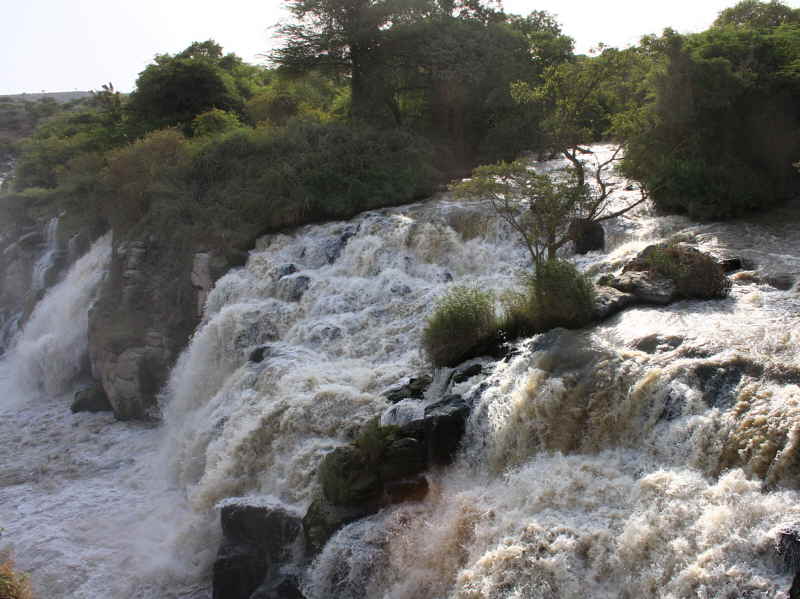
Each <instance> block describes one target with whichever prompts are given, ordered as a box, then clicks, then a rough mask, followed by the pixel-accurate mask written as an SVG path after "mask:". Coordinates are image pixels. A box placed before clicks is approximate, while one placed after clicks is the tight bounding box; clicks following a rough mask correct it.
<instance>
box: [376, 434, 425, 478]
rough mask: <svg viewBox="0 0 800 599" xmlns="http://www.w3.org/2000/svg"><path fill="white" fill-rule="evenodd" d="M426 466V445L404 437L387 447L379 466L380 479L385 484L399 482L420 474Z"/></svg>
mask: <svg viewBox="0 0 800 599" xmlns="http://www.w3.org/2000/svg"><path fill="white" fill-rule="evenodd" d="M426 466H427V463H426V449H425V444H424V443H421V442H420V441H418V440H417V439H415V438H412V437H404V438H401V439H397V440H396V441H393V442H392V443H390V444H389V445H388V446H387V447H386V450H385V451H384V455H383V458H382V460H381V463H380V466H379V473H380V478H381V481H383V482H384V483H386V482H387V481H394V480H399V479H402V478H406V477H409V476H414V475H415V474H419V473H420V472H422V471H423V470H424V469H425V467H426Z"/></svg>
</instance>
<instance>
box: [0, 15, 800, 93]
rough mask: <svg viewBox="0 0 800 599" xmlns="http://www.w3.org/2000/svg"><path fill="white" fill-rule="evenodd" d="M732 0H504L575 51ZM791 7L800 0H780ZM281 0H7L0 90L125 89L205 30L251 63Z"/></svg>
mask: <svg viewBox="0 0 800 599" xmlns="http://www.w3.org/2000/svg"><path fill="white" fill-rule="evenodd" d="M736 1H737V0H671V1H670V2H664V1H663V0H572V1H571V2H570V1H567V0H505V2H504V6H505V9H506V11H507V12H511V13H517V14H527V13H529V12H530V11H532V10H547V11H549V12H552V13H554V14H556V15H557V16H558V18H559V21H560V22H561V24H562V26H563V29H564V32H565V33H566V34H567V35H570V36H571V37H573V38H574V39H575V41H576V46H577V50H578V51H579V52H586V51H587V50H588V49H589V48H591V47H593V46H595V45H597V43H598V42H604V43H606V44H608V45H612V46H619V47H624V46H627V45H630V44H633V43H636V42H637V41H638V39H639V38H640V37H641V36H642V35H644V34H647V33H660V32H661V31H662V30H663V29H664V28H665V27H672V28H673V29H676V30H677V31H679V32H682V33H685V32H693V31H701V30H703V29H705V28H707V27H708V26H709V25H710V24H711V22H712V21H713V20H714V18H715V17H716V15H717V13H719V11H720V10H722V9H724V8H726V7H728V6H732V5H733V4H735V3H736ZM785 3H786V4H788V5H789V6H792V7H794V8H797V7H800V0H794V1H792V0H790V1H788V2H785ZM282 6H283V2H282V0H260V1H248V0H214V1H213V2H212V1H211V0H134V1H130V0H126V1H120V0H7V1H5V2H4V3H3V9H2V13H1V14H2V19H3V21H2V27H0V95H2V94H13V93H21V92H39V91H48V92H54V91H72V90H88V89H99V88H100V86H101V85H102V84H103V83H107V82H109V81H110V82H112V83H113V84H114V85H115V87H116V88H117V89H119V90H121V91H124V92H129V91H131V90H132V89H133V87H134V82H135V81H136V77H137V75H138V73H139V72H140V71H142V70H143V69H144V68H145V66H146V65H147V64H148V63H149V62H151V60H152V59H153V56H155V55H156V54H161V53H170V54H172V53H175V52H179V51H180V50H182V49H184V48H185V47H186V46H188V45H189V44H190V43H191V42H193V41H203V40H206V39H209V38H213V39H215V40H216V41H217V42H218V43H220V44H221V45H222V46H223V47H224V49H225V51H227V52H235V53H236V54H238V55H239V56H241V57H242V58H244V59H245V60H246V61H248V62H260V61H261V59H260V58H259V57H258V54H260V53H264V52H266V51H268V50H269V49H270V47H272V46H273V45H275V44H276V43H277V42H276V41H275V40H273V39H272V32H271V30H270V27H271V25H273V24H275V23H276V22H278V21H279V20H281V19H283V18H286V14H285V13H284V12H283V10H282Z"/></svg>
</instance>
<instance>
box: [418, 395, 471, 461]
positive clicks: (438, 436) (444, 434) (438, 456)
mask: <svg viewBox="0 0 800 599" xmlns="http://www.w3.org/2000/svg"><path fill="white" fill-rule="evenodd" d="M469 413H470V408H469V406H468V405H467V402H466V401H464V399H463V398H462V397H461V396H460V395H448V396H447V397H445V398H444V399H442V400H440V401H438V402H436V403H434V404H431V405H429V406H428V407H426V408H425V443H426V446H427V453H428V461H429V463H431V464H438V465H446V464H449V463H450V462H452V461H453V458H454V456H455V453H456V451H457V450H458V447H459V445H460V443H461V437H463V436H464V431H465V430H466V426H467V418H468V417H469Z"/></svg>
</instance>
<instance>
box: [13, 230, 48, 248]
mask: <svg viewBox="0 0 800 599" xmlns="http://www.w3.org/2000/svg"><path fill="white" fill-rule="evenodd" d="M43 243H44V234H43V232H42V231H39V230H36V231H31V232H30V233H26V234H25V235H22V236H21V237H20V238H19V239H17V244H18V245H19V246H20V247H21V248H24V249H26V250H31V249H35V248H36V247H37V246H40V245H42V244H43Z"/></svg>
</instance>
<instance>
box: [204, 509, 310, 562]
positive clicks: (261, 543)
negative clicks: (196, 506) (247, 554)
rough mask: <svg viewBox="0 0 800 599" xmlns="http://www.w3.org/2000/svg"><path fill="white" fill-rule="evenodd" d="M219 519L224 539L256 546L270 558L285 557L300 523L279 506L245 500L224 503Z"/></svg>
mask: <svg viewBox="0 0 800 599" xmlns="http://www.w3.org/2000/svg"><path fill="white" fill-rule="evenodd" d="M220 523H221V525H222V534H223V536H224V537H225V539H226V540H228V541H231V542H233V543H234V544H244V545H253V546H255V547H258V549H259V550H260V551H261V552H262V553H263V555H265V556H266V557H267V558H268V559H270V560H280V559H282V558H283V557H285V554H286V552H287V550H288V548H289V547H290V546H291V544H292V543H294V541H295V539H297V537H298V535H299V534H300V529H301V526H302V525H301V522H300V518H299V517H298V515H297V514H294V513H292V512H289V511H287V510H285V509H283V508H281V507H277V506H268V507H265V506H257V505H244V504H230V505H226V506H224V507H223V508H222V509H221V510H220Z"/></svg>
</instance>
